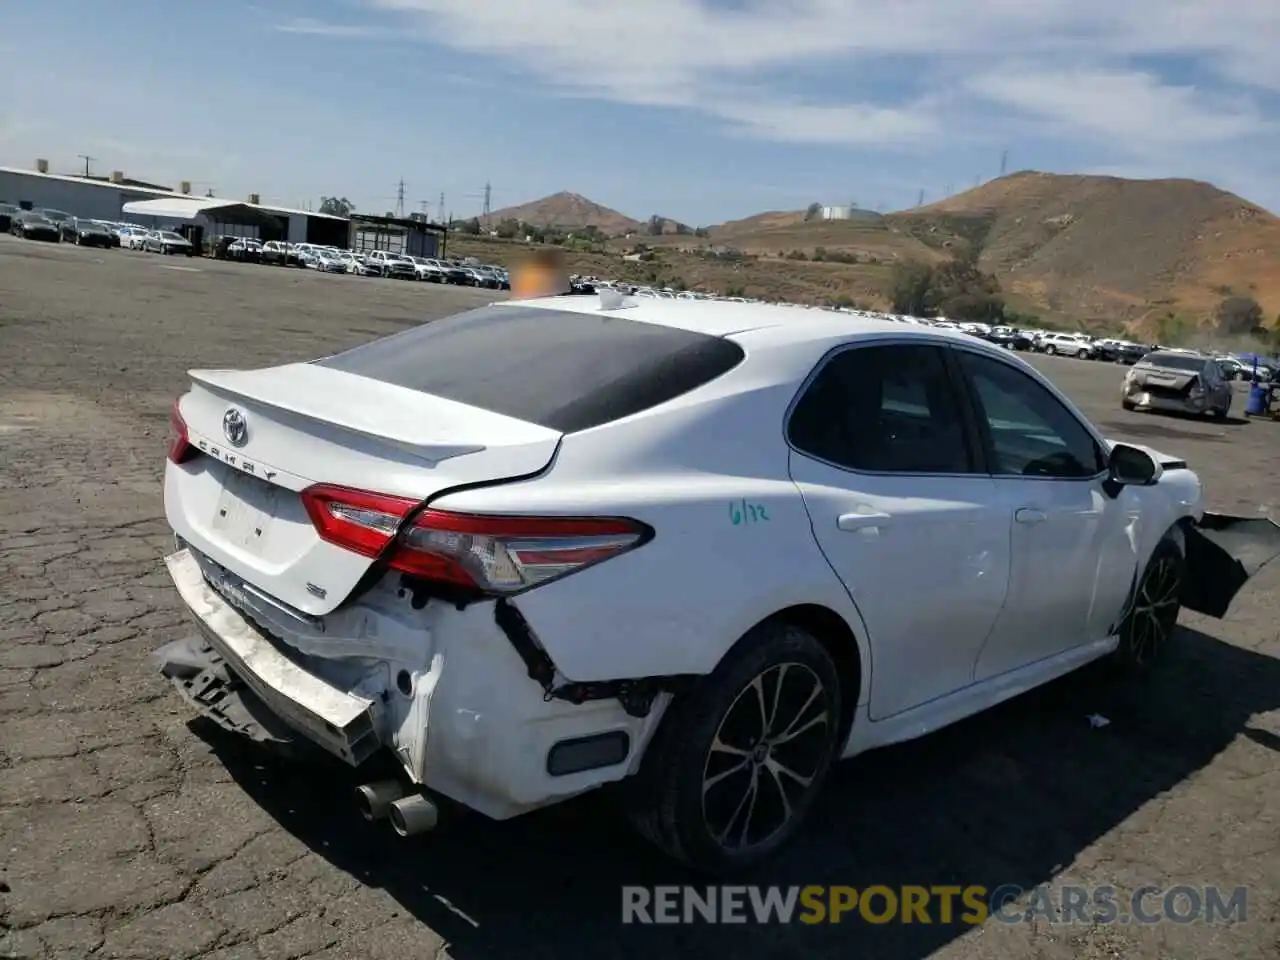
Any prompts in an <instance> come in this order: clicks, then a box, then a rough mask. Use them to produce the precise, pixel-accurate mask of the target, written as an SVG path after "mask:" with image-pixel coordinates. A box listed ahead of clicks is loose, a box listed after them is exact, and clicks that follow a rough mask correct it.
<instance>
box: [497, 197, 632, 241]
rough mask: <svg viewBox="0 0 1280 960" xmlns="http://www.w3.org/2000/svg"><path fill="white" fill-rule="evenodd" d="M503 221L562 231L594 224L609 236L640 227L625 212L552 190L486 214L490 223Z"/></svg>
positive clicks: (593, 225)
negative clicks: (513, 221) (527, 200)
mask: <svg viewBox="0 0 1280 960" xmlns="http://www.w3.org/2000/svg"><path fill="white" fill-rule="evenodd" d="M503 220H519V221H521V222H522V223H531V224H536V225H537V226H540V227H558V228H560V229H562V230H572V229H574V228H575V227H596V228H597V229H599V230H601V231H602V232H604V233H607V234H610V235H613V234H622V233H630V232H631V231H633V230H637V229H639V228H640V222H639V221H638V220H632V219H631V218H630V217H628V216H627V215H626V214H623V213H619V212H618V211H617V210H613V209H610V208H609V207H605V206H601V205H600V204H598V203H596V202H595V201H594V200H588V199H587V198H586V197H584V196H582V195H580V194H577V193H570V192H568V191H562V192H560V193H554V194H552V195H551V196H549V197H543V198H542V199H541V200H533V201H530V202H529V203H522V204H520V205H519V206H516V207H504V208H503V209H501V210H495V211H493V213H492V214H490V222H491V223H501V222H502V221H503Z"/></svg>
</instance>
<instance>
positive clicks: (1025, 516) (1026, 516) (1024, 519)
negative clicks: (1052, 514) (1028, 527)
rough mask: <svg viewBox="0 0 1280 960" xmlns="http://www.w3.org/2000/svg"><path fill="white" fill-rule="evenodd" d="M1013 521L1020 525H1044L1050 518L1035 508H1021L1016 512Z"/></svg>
mask: <svg viewBox="0 0 1280 960" xmlns="http://www.w3.org/2000/svg"><path fill="white" fill-rule="evenodd" d="M1013 519H1014V520H1016V521H1017V522H1018V523H1044V522H1045V521H1046V520H1048V519H1049V517H1048V515H1047V514H1046V513H1045V512H1044V511H1043V510H1037V509H1036V508H1035V507H1020V508H1019V509H1018V510H1016V511H1014V514H1013Z"/></svg>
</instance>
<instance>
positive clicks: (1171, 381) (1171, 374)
mask: <svg viewBox="0 0 1280 960" xmlns="http://www.w3.org/2000/svg"><path fill="white" fill-rule="evenodd" d="M1139 375H1140V382H1141V383H1142V385H1143V386H1146V387H1161V388H1163V389H1165V390H1174V391H1177V392H1179V393H1181V392H1182V391H1184V390H1186V389H1187V388H1189V387H1190V386H1191V383H1192V381H1193V380H1195V379H1196V378H1197V377H1198V376H1199V375H1200V374H1199V373H1198V372H1196V371H1194V370H1180V369H1178V368H1176V367H1160V366H1154V365H1153V366H1147V367H1143V368H1142V369H1141V370H1140V371H1139Z"/></svg>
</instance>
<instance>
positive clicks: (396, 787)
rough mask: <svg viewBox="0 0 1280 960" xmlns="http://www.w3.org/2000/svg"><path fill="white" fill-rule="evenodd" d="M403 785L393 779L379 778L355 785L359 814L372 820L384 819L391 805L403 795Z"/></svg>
mask: <svg viewBox="0 0 1280 960" xmlns="http://www.w3.org/2000/svg"><path fill="white" fill-rule="evenodd" d="M404 792H405V791H404V787H403V786H401V784H400V783H399V782H397V781H395V780H381V781H379V782H377V783H366V784H362V785H361V786H359V787H356V808H357V809H358V810H359V811H360V816H362V817H364V818H365V819H366V820H368V821H370V822H372V821H374V820H385V819H386V818H387V816H388V814H389V813H390V812H391V805H392V804H393V803H395V801H397V800H399V799H400V798H401V797H403V796H404Z"/></svg>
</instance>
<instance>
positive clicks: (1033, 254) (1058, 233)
mask: <svg viewBox="0 0 1280 960" xmlns="http://www.w3.org/2000/svg"><path fill="white" fill-rule="evenodd" d="M888 220H889V223H890V225H891V228H893V229H897V230H901V231H903V232H905V233H908V234H910V235H911V236H912V237H914V238H915V239H917V240H919V241H920V242H921V243H923V244H925V245H927V246H929V247H931V248H933V249H934V250H938V251H944V250H945V251H947V252H948V253H951V254H959V253H961V252H964V251H969V252H973V253H976V254H977V255H978V263H979V266H980V267H981V268H982V269H984V270H987V271H989V272H991V273H994V274H995V275H996V276H997V277H999V278H1000V281H1001V283H1002V285H1003V286H1004V288H1005V290H1006V291H1008V292H1009V293H1010V294H1012V295H1014V297H1015V298H1016V299H1017V300H1018V301H1019V302H1020V303H1026V304H1027V305H1030V306H1032V307H1033V309H1039V310H1043V311H1045V312H1047V313H1051V314H1064V315H1072V316H1075V317H1077V318H1079V319H1088V318H1091V317H1099V318H1110V319H1117V320H1125V321H1130V322H1133V321H1138V322H1143V321H1148V322H1149V321H1151V320H1153V319H1154V318H1158V317H1164V316H1168V315H1170V314H1172V315H1175V316H1184V317H1187V318H1189V319H1200V318H1203V317H1205V316H1207V315H1209V314H1210V313H1212V311H1213V308H1214V307H1215V306H1216V304H1217V303H1218V302H1219V301H1220V300H1222V298H1223V297H1224V296H1226V295H1228V294H1239V295H1246V296H1252V297H1254V298H1256V299H1257V300H1258V301H1259V302H1260V303H1261V304H1262V306H1263V310H1264V314H1265V316H1266V317H1267V318H1268V320H1270V319H1272V318H1274V317H1275V316H1276V315H1277V313H1280V218H1277V217H1276V216H1275V215H1273V214H1271V213H1270V212H1268V211H1267V210H1264V209H1262V208H1261V207H1259V206H1257V205H1255V204H1252V203H1249V202H1248V201H1247V200H1243V199H1241V198H1240V197H1238V196H1236V195H1234V194H1231V193H1227V192H1225V191H1223V190H1219V189H1218V188H1217V187H1214V186H1213V185H1211V184H1208V183H1203V182H1200V181H1195V180H1124V179H1120V178H1117V177H1097V176H1063V175H1057V174H1047V173H1036V172H1030V171H1025V172H1021V173H1015V174H1012V175H1010V176H1007V177H1001V178H999V179H997V180H992V181H990V182H989V183H986V184H984V185H982V186H979V187H976V188H974V189H972V190H968V191H965V192H964V193H961V194H957V195H956V196H954V197H950V198H948V199H946V200H943V201H941V202H939V203H934V204H930V205H928V206H925V207H919V208H917V209H914V210H910V211H904V212H901V213H897V214H892V215H890V216H889V217H888Z"/></svg>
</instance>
